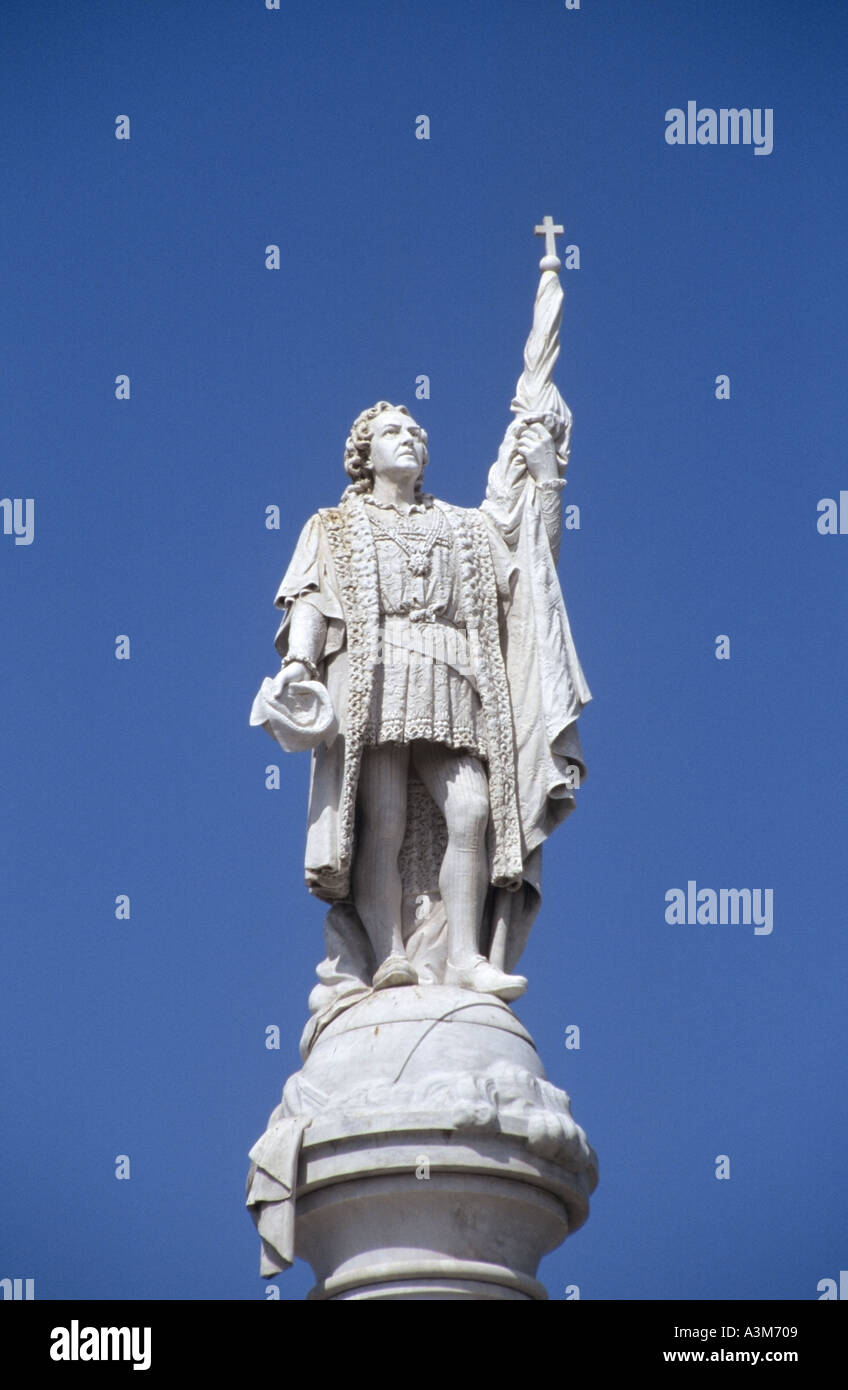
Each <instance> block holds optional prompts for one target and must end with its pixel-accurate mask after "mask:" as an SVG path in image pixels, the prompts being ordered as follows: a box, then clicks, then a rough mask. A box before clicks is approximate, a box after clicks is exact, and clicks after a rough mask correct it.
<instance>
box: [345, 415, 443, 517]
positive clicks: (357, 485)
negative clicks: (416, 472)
mask: <svg viewBox="0 0 848 1390" xmlns="http://www.w3.org/2000/svg"><path fill="white" fill-rule="evenodd" d="M384 410H397V411H398V412H399V413H400V414H401V415H405V416H406V417H407V419H409V420H411V419H412V416H411V414H410V413H409V411H408V410H407V408H406V406H405V405H392V404H391V402H390V401H378V402H377V404H376V405H372V406H369V408H368V409H367V410H363V411H362V413H361V415H357V417H356V419H355V420H354V422H353V424H352V425H351V427H350V434H349V435H348V437H347V439H346V441H345V451H344V466H345V472H346V473H347V475H348V477H349V478H350V479H351V483H350V486H349V487H347V488H345V491H344V496H345V497H350V496H356V495H361V494H362V493H364V492H371V490H372V488H373V487H374V470H373V469H372V468H370V467H369V463H368V461H369V458H370V456H371V435H372V432H373V426H374V421H375V420H376V418H377V416H378V415H382V413H383V411H384ZM421 442H422V443H423V445H424V463H423V466H422V468H421V473H422V476H423V473H424V469H425V468H426V467H427V462H428V454H427V434H426V432H425V431H424V430H422V431H421ZM415 495H416V497H421V496H423V493H422V490H421V478H420V477H419V479H418V481H417V482H416V484H415Z"/></svg>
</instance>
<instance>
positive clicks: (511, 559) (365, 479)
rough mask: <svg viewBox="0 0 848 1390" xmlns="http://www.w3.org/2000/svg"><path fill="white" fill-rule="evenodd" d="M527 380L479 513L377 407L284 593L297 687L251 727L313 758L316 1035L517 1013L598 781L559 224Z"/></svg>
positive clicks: (285, 677) (349, 452)
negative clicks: (445, 498)
mask: <svg viewBox="0 0 848 1390" xmlns="http://www.w3.org/2000/svg"><path fill="white" fill-rule="evenodd" d="M546 222H547V224H550V225H545V224H543V226H542V227H541V228H537V231H539V232H544V233H545V234H546V237H547V242H548V246H547V255H546V257H545V259H544V260H543V261H542V279H541V283H540V287H539V293H538V295H537V300H536V306H535V315H534V326H533V331H532V333H531V336H530V339H529V341H528V345H527V350H526V353H525V371H524V374H523V375H522V377H521V380H520V381H519V383H518V388H517V392H516V398H515V400H514V401H513V403H512V410H513V412H514V413H515V417H516V418H515V420H514V421H513V422H512V423H511V424H510V426H509V428H508V429H507V431H506V434H505V436H504V439H503V443H502V444H501V447H500V450H499V452H498V457H497V460H496V462H495V464H494V465H493V466H492V468H491V471H490V473H489V480H488V487H487V489H486V497H485V500H484V501H483V503H482V506H481V507H480V508H479V510H466V509H461V508H458V507H452V506H450V505H448V504H446V503H443V502H440V501H437V500H436V499H435V498H434V497H433V496H431V495H430V494H429V493H427V492H425V491H424V489H423V478H424V471H425V468H426V466H427V462H428V453H427V435H426V433H425V432H424V430H423V429H422V428H421V427H420V425H418V424H417V423H416V421H415V420H414V419H413V418H412V416H411V415H410V413H409V411H408V410H407V409H406V408H405V407H404V406H393V405H390V404H389V403H388V402H386V401H379V402H378V403H377V404H376V405H374V406H372V407H371V408H370V409H368V410H365V411H363V412H362V414H360V415H359V416H358V418H357V419H356V420H355V421H354V424H353V427H352V429H351V432H350V435H349V436H348V439H347V443H346V447H345V456H344V464H345V469H346V471H347V474H348V476H349V478H350V480H351V481H350V485H349V486H348V487H347V489H346V491H345V493H344V495H343V497H342V499H341V502H340V504H339V505H338V506H337V507H334V508H329V509H326V510H322V511H320V512H319V513H318V514H317V515H316V516H313V517H312V518H311V519H310V520H309V521H308V522H307V524H306V526H305V527H304V529H303V531H302V533H301V536H300V540H299V541H298V544H297V547H296V549H295V552H294V556H293V558H292V561H291V563H290V565H289V567H288V570H287V571H286V574H285V576H284V578H283V580H282V583H281V584H280V587H279V590H278V593H277V597H276V603H277V605H278V606H279V607H281V608H283V609H284V617H283V621H282V623H281V626H280V629H279V631H278V634H277V639H276V646H277V650H278V652H279V654H280V656H281V658H282V663H283V664H282V669H281V670H280V672H279V674H278V675H277V676H276V678H274V679H273V680H271V679H269V680H266V681H265V682H264V683H263V686H262V689H261V691H260V693H259V695H258V696H257V700H256V702H255V705H254V709H253V712H252V716H251V721H252V722H253V723H256V724H262V725H264V726H265V727H266V729H267V730H268V732H269V733H271V734H272V736H274V737H276V738H277V739H278V741H279V742H280V743H281V744H282V746H283V747H284V748H286V749H296V748H301V747H306V746H311V747H312V749H313V753H312V757H313V769H312V784H311V794H310V805H309V815H308V833H307V847H306V881H307V884H308V886H309V888H310V890H311V892H312V893H314V894H315V895H316V896H318V897H320V898H323V899H325V900H326V901H328V902H330V903H332V904H334V906H333V908H332V909H331V911H330V913H329V915H328V921H327V947H328V957H327V960H326V961H325V962H324V963H323V964H322V966H319V969H318V974H319V979H320V980H321V984H320V985H319V986H318V987H317V989H316V990H314V991H313V995H312V997H311V1000H310V1004H311V1007H312V1011H313V1015H315V1014H317V1015H321V1016H322V1017H324V1016H326V1015H327V1014H328V1012H333V1013H334V1012H335V1011H336V1009H337V1005H338V1004H339V1002H340V1001H341V1000H347V1001H350V1000H352V999H353V998H354V997H360V996H361V995H362V993H363V992H364V991H366V990H368V989H374V990H377V989H385V988H396V987H399V986H403V985H412V984H418V983H442V984H453V985H457V986H460V987H464V988H468V989H473V990H477V991H478V992H481V993H484V994H492V995H495V996H497V997H499V998H501V999H504V1000H512V999H515V998H517V997H518V996H519V995H520V994H521V993H523V991H524V989H525V988H526V984H527V982H526V980H525V979H524V977H523V976H521V975H515V974H511V973H508V972H509V971H511V970H512V968H513V967H514V965H515V963H516V962H517V960H518V957H519V956H520V954H521V951H522V949H523V947H524V944H525V941H526V939H527V934H528V931H529V928H530V924H531V922H532V920H533V917H534V916H535V913H536V911H537V909H538V906H539V900H540V891H541V846H542V843H543V841H544V840H545V839H546V838H547V836H548V835H549V834H550V832H551V831H552V830H553V829H554V827H555V826H556V825H557V824H558V823H559V822H560V821H561V820H563V819H564V817H565V816H566V815H567V814H568V813H569V812H570V811H571V810H572V809H573V807H574V804H575V798H574V791H575V789H576V788H577V787H578V786H579V785H580V781H581V779H582V777H583V776H584V775H585V765H584V762H583V756H582V752H581V749H580V742H579V738H578V735H577V729H576V721H577V717H578V715H579V714H580V711H581V710H582V708H583V706H584V705H585V704H586V703H587V701H588V700H589V699H590V698H591V696H590V693H589V690H588V687H587V685H586V682H585V679H584V676H583V673H582V670H581V668H580V664H579V661H578V659H577V654H576V652H575V649H574V644H573V642H572V638H571V633H570V629H569V624H568V618H567V616H566V611H565V606H564V603H563V600H562V596H561V593H560V589H559V584H558V581H557V576H556V560H557V553H558V549H559V544H560V536H561V529H562V509H561V489H562V487H563V486H564V482H565V480H564V476H563V475H564V472H565V469H566V466H567V463H568V454H569V440H570V433H571V414H570V411H569V410H568V407H567V406H566V405H565V403H564V402H563V401H562V399H561V397H560V396H559V394H558V392H557V390H556V388H555V387H554V386H553V384H552V382H551V380H550V376H551V369H552V367H553V363H554V361H555V360H556V357H557V355H558V352H559V346H558V328H559V321H560V316H561V305H562V290H561V288H560V285H559V280H558V278H557V274H556V271H557V270H558V268H559V260H558V258H557V257H556V255H555V252H554V245H553V235H554V233H555V232H558V231H559V230H560V229H559V228H554V227H553V224H552V223H551V219H550V218H548V219H546Z"/></svg>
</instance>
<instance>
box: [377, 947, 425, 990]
mask: <svg viewBox="0 0 848 1390" xmlns="http://www.w3.org/2000/svg"><path fill="white" fill-rule="evenodd" d="M417 984H418V976H417V975H416V973H415V971H414V969H413V968H412V965H411V964H410V962H409V961H408V960H407V958H406V956H400V955H392V956H387V957H386V959H385V960H384V961H383V964H382V965H381V966H380V967H379V969H377V970H375V971H374V978H373V980H372V981H371V988H372V989H398V988H399V987H400V986H401V985H417Z"/></svg>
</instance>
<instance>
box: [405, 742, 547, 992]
mask: <svg viewBox="0 0 848 1390" xmlns="http://www.w3.org/2000/svg"><path fill="white" fill-rule="evenodd" d="M413 759H414V764H415V770H416V772H417V773H418V776H419V777H420V778H421V781H422V782H423V783H424V785H425V787H426V788H427V790H428V792H429V793H430V795H431V796H432V798H433V800H434V801H435V803H436V805H437V806H438V808H439V810H440V811H441V813H442V815H443V816H444V818H445V825H446V827H447V832H448V846H447V849H446V850H445V857H444V859H443V861H442V868H441V872H440V874H439V889H440V892H441V895H442V902H443V903H444V906H445V916H446V917H447V923H448V969H447V974H446V977H445V982H446V983H448V984H458V985H462V986H464V987H465V988H467V989H475V990H479V991H480V992H481V993H483V994H496V995H498V996H499V997H500V998H501V999H517V998H518V996H519V994H523V993H524V990H525V989H526V988H527V981H526V980H525V979H524V977H523V975H506V974H504V972H503V971H502V970H498V969H496V967H495V966H493V965H491V964H490V962H489V961H487V960H486V959H485V958H484V957H483V956H482V955H481V954H480V932H481V928H482V922H483V906H484V903H485V901H486V892H487V889H488V885H489V865H488V857H487V854H486V828H487V826H488V823H489V779H488V777H487V776H486V770H485V768H484V766H483V764H482V762H481V761H480V759H479V758H476V757H474V756H473V755H472V754H470V753H459V752H455V751H454V750H453V749H451V748H446V747H444V746H443V745H442V744H436V743H415V744H413Z"/></svg>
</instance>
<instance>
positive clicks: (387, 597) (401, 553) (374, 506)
mask: <svg viewBox="0 0 848 1390" xmlns="http://www.w3.org/2000/svg"><path fill="white" fill-rule="evenodd" d="M364 501H365V502H366V503H367V515H368V521H369V524H370V526H371V534H372V536H373V538H374V543H375V547H376V553H377V582H378V588H379V602H380V622H381V652H380V660H379V661H378V663H377V666H376V669H375V672H374V685H373V690H372V695H371V711H370V715H369V718H368V722H367V724H366V726H365V735H364V742H365V745H366V746H369V745H374V744H379V743H410V742H411V741H412V740H413V739H426V740H427V741H428V742H430V743H441V744H444V745H446V746H447V747H449V748H455V749H465V750H467V751H468V752H470V753H475V754H477V755H478V756H479V757H485V756H486V732H485V720H484V718H483V711H482V706H481V703H480V696H479V693H478V691H477V684H476V680H475V677H474V672H473V666H472V663H471V660H470V653H469V649H468V631H467V628H466V619H465V614H464V613H463V611H462V605H461V597H460V590H459V573H458V560H457V551H456V544H455V538H454V534H453V530H452V528H451V525H450V521H449V519H448V517H447V515H446V514H445V513H444V512H443V511H442V510H441V509H440V508H438V507H434V506H433V503H432V499H430V498H428V499H427V500H426V501H422V502H420V503H415V504H414V505H413V506H412V507H411V508H409V509H408V510H406V511H404V512H401V511H399V510H398V508H396V507H394V506H392V505H391V504H381V503H378V502H375V501H374V500H373V499H372V498H365V499H364Z"/></svg>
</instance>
